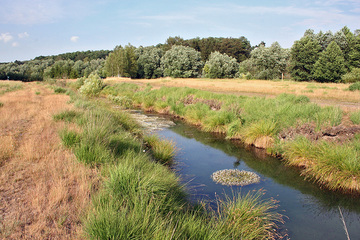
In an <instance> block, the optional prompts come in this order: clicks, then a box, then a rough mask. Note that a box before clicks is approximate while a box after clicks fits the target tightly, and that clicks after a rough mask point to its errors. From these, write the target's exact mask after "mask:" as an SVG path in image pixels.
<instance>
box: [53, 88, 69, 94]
mask: <svg viewBox="0 0 360 240" xmlns="http://www.w3.org/2000/svg"><path fill="white" fill-rule="evenodd" d="M54 92H55V93H66V89H65V88H62V87H56V88H55V89H54Z"/></svg>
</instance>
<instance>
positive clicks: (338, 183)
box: [282, 137, 360, 192]
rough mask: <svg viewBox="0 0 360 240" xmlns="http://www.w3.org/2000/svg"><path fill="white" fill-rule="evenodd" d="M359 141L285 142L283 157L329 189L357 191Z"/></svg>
mask: <svg viewBox="0 0 360 240" xmlns="http://www.w3.org/2000/svg"><path fill="white" fill-rule="evenodd" d="M359 144H360V142H359V140H356V141H354V142H350V143H347V144H343V145H338V144H335V143H328V142H325V141H320V142H318V143H314V142H311V141H310V140H308V139H306V138H305V137H299V138H297V139H296V140H295V141H292V142H288V143H286V144H285V145H284V146H283V147H282V150H283V151H284V152H283V156H284V157H285V159H286V161H287V162H288V164H290V165H294V166H303V170H302V173H303V174H304V175H305V176H307V177H309V178H312V179H314V180H315V181H317V182H319V183H320V184H321V185H323V186H326V187H327V188H329V189H332V190H342V191H344V192H358V191H359V190H360V184H359V183H358V182H357V181H353V180H354V179H357V178H359V177H360V155H359V149H360V148H359Z"/></svg>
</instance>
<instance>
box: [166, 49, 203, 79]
mask: <svg viewBox="0 0 360 240" xmlns="http://www.w3.org/2000/svg"><path fill="white" fill-rule="evenodd" d="M161 67H162V69H163V71H164V76H165V77H175V78H176V77H180V78H193V77H199V75H200V71H201V69H202V67H203V62H202V61H201V56H200V53H199V52H198V51H196V50H195V49H193V48H191V47H184V46H176V45H175V46H172V48H171V49H170V50H168V51H167V52H166V53H165V54H164V56H163V57H162V58H161Z"/></svg>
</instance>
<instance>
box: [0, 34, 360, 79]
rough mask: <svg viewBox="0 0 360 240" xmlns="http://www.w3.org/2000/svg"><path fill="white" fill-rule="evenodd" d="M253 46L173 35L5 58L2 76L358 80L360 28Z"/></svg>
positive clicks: (0, 67) (244, 42)
mask: <svg viewBox="0 0 360 240" xmlns="http://www.w3.org/2000/svg"><path fill="white" fill-rule="evenodd" d="M265 45H266V44H265V43H264V42H260V43H259V44H258V45H256V46H253V47H252V46H251V45H250V42H249V41H248V40H247V39H246V38H245V37H239V38H214V37H209V38H199V37H197V38H192V39H188V40H185V39H183V38H181V37H169V38H168V39H167V40H166V42H165V43H164V44H158V45H156V46H148V47H142V46H140V47H138V48H136V47H134V46H132V45H131V44H128V45H126V46H124V47H122V46H116V47H115V48H114V50H112V51H109V50H99V51H83V52H80V51H79V52H73V53H64V54H59V55H55V56H39V57H37V58H35V59H34V60H30V61H15V62H11V63H0V79H11V80H22V81H41V80H44V79H46V78H79V77H83V76H85V77H88V76H89V75H90V74H91V73H94V74H96V75H98V76H99V77H101V78H104V77H107V76H122V77H130V78H159V77H163V76H170V77H181V78H195V77H208V78H235V77H244V78H246V79H251V78H255V79H280V78H283V77H284V76H285V77H288V78H289V77H291V78H292V79H294V80H296V81H318V82H340V81H343V82H356V81H360V79H359V69H360V30H355V31H353V32H351V31H350V29H349V28H348V27H343V28H342V29H340V30H339V31H337V32H335V33H332V32H331V31H326V32H323V31H320V32H318V33H315V32H314V30H311V29H309V30H306V31H305V33H304V35H303V37H302V38H301V39H299V40H297V41H295V42H294V44H293V45H292V47H291V48H290V49H284V48H282V47H281V46H280V44H279V43H277V42H274V43H273V44H272V45H271V46H270V47H266V46H265Z"/></svg>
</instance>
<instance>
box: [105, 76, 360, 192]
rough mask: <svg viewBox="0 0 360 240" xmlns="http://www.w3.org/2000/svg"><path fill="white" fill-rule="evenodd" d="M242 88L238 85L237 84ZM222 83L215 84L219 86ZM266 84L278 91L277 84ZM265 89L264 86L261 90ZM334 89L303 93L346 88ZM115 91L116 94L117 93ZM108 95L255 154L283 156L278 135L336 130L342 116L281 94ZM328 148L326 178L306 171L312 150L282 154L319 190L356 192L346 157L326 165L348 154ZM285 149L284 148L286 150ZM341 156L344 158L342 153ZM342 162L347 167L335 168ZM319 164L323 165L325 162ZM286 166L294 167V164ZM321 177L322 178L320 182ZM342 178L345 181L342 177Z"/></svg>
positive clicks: (136, 91) (125, 86)
mask: <svg viewBox="0 0 360 240" xmlns="http://www.w3.org/2000/svg"><path fill="white" fill-rule="evenodd" d="M174 81H176V80H174ZM203 82H206V80H203ZM222 82H223V81H222ZM222 82H221V83H222ZM225 82H226V81H225ZM246 82H247V81H244V82H241V84H243V83H246ZM221 83H219V84H220V85H221ZM271 83H272V84H275V85H277V83H273V82H271ZM164 84H165V83H164ZM166 84H167V83H166ZM265 86H268V85H266V84H265ZM288 86H289V87H290V86H296V87H297V86H298V83H292V82H288ZM307 86H310V87H307ZM339 86H340V85H331V84H330V85H327V84H315V83H314V84H313V85H305V87H304V88H302V90H304V91H307V90H308V89H310V90H311V91H314V94H315V93H316V92H317V90H318V89H320V90H323V89H326V90H327V91H328V92H329V93H330V92H331V91H338V90H341V91H344V90H345V87H339ZM109 89H110V88H109ZM117 89H119V93H117V92H116V91H117ZM103 94H106V92H103ZM111 94H113V95H116V96H123V95H124V96H126V97H127V98H130V99H131V100H132V101H133V104H134V105H136V106H141V107H142V108H143V109H145V110H150V111H160V112H166V113H168V114H171V115H174V116H177V117H179V118H182V119H184V120H185V121H187V122H189V123H191V124H194V125H197V126H199V127H200V128H201V129H202V130H204V131H209V132H218V133H222V134H224V135H225V137H227V138H230V139H231V138H232V139H241V140H243V141H244V142H245V143H247V144H252V145H255V146H256V147H259V148H266V149H271V148H273V147H274V146H275V147H276V149H278V152H279V153H281V152H285V150H282V149H281V148H282V147H283V146H282V145H281V146H280V147H279V145H278V144H277V142H278V138H277V135H278V134H279V133H280V132H281V131H282V130H284V129H289V128H296V127H298V126H302V125H304V124H311V125H314V126H315V131H317V132H320V131H322V130H324V129H326V128H329V127H334V126H338V125H340V123H341V122H342V119H343V116H344V113H343V111H342V110H341V109H340V107H334V106H326V107H320V106H319V105H317V104H315V103H312V102H310V98H309V97H308V96H304V95H295V94H286V93H282V94H279V95H277V96H276V97H273V98H265V97H246V96H235V95H230V94H219V93H211V92H207V91H203V90H198V89H193V88H188V87H161V88H158V89H153V90H152V88H151V87H149V86H147V87H146V88H139V87H138V86H136V85H135V84H131V83H121V84H119V85H118V84H115V85H113V87H112V88H111ZM350 118H351V120H352V121H353V123H354V124H357V122H358V120H357V119H358V116H357V112H354V113H351V114H350ZM289 144H290V143H289ZM293 144H294V145H296V142H294V143H293ZM313 145H316V144H313ZM316 146H317V145H316ZM319 146H321V147H323V148H325V145H322V144H320V145H319ZM321 147H320V148H321ZM327 148H332V149H330V150H333V149H336V150H337V151H330V150H329V151H328V153H327V154H325V153H322V155H324V156H325V155H326V156H327V158H328V159H329V161H326V164H325V165H326V166H327V168H328V169H330V167H331V169H332V170H331V171H333V172H336V173H332V174H330V175H329V174H328V175H327V176H326V177H325V175H326V174H325V173H324V172H322V171H321V168H316V169H312V170H309V169H310V165H308V163H310V162H314V161H316V159H317V158H318V157H319V158H320V157H321V156H320V155H318V156H315V157H312V156H311V154H312V153H311V152H312V151H317V150H314V149H312V150H309V151H305V152H304V155H303V157H295V158H291V157H288V156H290V155H291V154H290V152H291V151H293V150H290V151H288V150H286V154H285V155H284V156H285V158H289V159H292V160H291V161H293V162H296V164H297V166H302V167H305V169H307V171H308V172H306V171H303V174H304V175H306V176H308V177H309V178H313V179H315V180H316V181H317V182H319V183H320V184H321V185H322V186H326V187H327V188H330V189H333V190H335V189H338V190H342V191H347V190H346V188H347V187H349V189H348V191H350V192H351V191H358V190H354V189H355V188H353V187H352V185H354V184H355V185H356V184H357V181H355V182H356V183H353V180H352V179H351V177H350V176H351V175H353V176H355V175H356V174H357V172H356V171H357V170H356V171H349V169H348V168H347V167H348V166H350V165H349V164H348V163H347V160H346V157H344V156H343V157H340V158H339V159H341V160H338V161H335V160H334V161H330V159H336V158H337V156H338V155H341V154H344V152H348V151H350V150H348V149H347V147H345V146H338V145H336V144H334V145H331V146H330V147H329V146H328V147H327ZM285 149H288V148H287V147H285ZM305 149H306V148H305ZM341 149H343V150H341ZM341 151H344V152H342V153H341ZM295 152H296V151H295ZM350 152H351V151H350ZM304 159H305V160H304ZM349 159H351V158H349ZM308 160H311V161H310V162H309V161H308ZM302 161H303V162H302ZM341 162H342V164H343V165H345V166H347V167H340V165H339V164H340V163H341ZM322 163H325V161H323V162H322ZM291 164H292V165H293V163H291ZM325 165H324V166H325ZM317 166H320V165H317ZM321 166H322V165H321ZM316 172H318V173H316ZM359 172H360V170H359ZM321 175H323V176H324V177H321ZM343 175H344V176H346V177H345V178H344V177H342V176H343ZM339 179H340V180H341V181H346V183H343V184H338V183H339V181H340V180H339ZM359 190H360V189H359Z"/></svg>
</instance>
